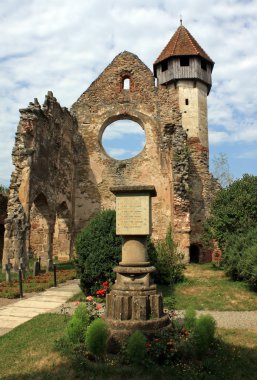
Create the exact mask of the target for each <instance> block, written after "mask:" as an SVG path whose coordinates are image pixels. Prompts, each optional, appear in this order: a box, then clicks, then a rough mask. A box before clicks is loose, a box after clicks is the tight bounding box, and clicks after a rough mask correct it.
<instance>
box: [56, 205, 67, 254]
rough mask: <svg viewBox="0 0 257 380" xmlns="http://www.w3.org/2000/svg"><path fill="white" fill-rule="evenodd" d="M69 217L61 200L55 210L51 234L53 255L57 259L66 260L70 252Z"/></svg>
mask: <svg viewBox="0 0 257 380" xmlns="http://www.w3.org/2000/svg"><path fill="white" fill-rule="evenodd" d="M70 219H71V217H70V212H69V210H68V207H67V205H66V203H65V202H63V203H62V204H61V205H60V206H59V207H58V208H57V212H56V220H55V226H54V236H53V256H54V257H58V260H59V261H67V260H69V259H70V254H71V252H70V251H71V234H70V224H71V220H70Z"/></svg>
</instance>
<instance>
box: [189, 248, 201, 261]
mask: <svg viewBox="0 0 257 380" xmlns="http://www.w3.org/2000/svg"><path fill="white" fill-rule="evenodd" d="M189 257H190V263H199V259H200V248H199V246H198V245H196V244H191V245H190V248H189Z"/></svg>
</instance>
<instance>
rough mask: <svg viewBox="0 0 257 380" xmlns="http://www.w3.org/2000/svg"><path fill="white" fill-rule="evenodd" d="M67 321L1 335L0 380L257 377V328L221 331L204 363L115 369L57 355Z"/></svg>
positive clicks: (42, 319) (38, 322) (49, 318)
mask: <svg viewBox="0 0 257 380" xmlns="http://www.w3.org/2000/svg"><path fill="white" fill-rule="evenodd" d="M66 323H67V319H65V317H64V316H63V315H57V314H44V315H40V316H38V317H36V318H34V319H32V320H31V321H29V322H26V323H25V324H23V325H21V326H19V327H17V328H16V329H14V330H13V331H11V332H10V333H8V334H6V335H5V336H2V337H0V378H1V380H25V379H26V380H27V379H28V380H29V379H30V380H43V379H51V380H57V379H60V380H61V379H65V380H76V379H78V380H80V379H92V380H93V379H94V380H98V379H99V380H100V379H105V380H126V379H132V380H137V379H141V380H146V379H149V380H155V379H157V378H158V379H159V380H162V379H163V380H164V379H165V380H166V379H171V378H172V379H174V380H182V379H183V380H196V379H197V380H199V379H200V380H204V379H206V380H207V379H208V380H222V379H229V378H231V379H233V380H248V379H249V380H253V379H256V377H257V376H256V374H257V360H256V358H257V330H256V331H248V330H221V329H220V330H218V335H219V337H221V338H222V341H221V340H218V341H217V343H216V345H215V347H214V348H213V350H212V352H211V353H209V354H208V355H206V357H205V358H204V359H203V360H202V361H199V360H197V361H185V362H180V363H174V365H173V366H171V367H168V368H167V367H162V368H160V367H157V366H155V367H154V368H150V369H147V368H144V367H141V368H134V367H131V366H126V367H125V366H123V367H122V366H118V367H113V366H111V365H110V364H109V365H106V364H104V363H102V364H101V363H100V364H98V363H93V362H86V361H85V360H80V358H79V357H77V360H76V359H74V361H72V360H71V359H69V358H65V357H61V356H60V355H59V354H58V353H57V352H55V351H54V340H55V339H57V338H59V337H61V335H62V333H63V330H64V328H65V325H66Z"/></svg>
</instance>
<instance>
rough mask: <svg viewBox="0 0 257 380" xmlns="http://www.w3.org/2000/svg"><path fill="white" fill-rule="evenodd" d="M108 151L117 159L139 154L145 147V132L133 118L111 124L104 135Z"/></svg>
mask: <svg viewBox="0 0 257 380" xmlns="http://www.w3.org/2000/svg"><path fill="white" fill-rule="evenodd" d="M102 145H103V147H104V150H105V151H106V153H107V154H108V155H109V156H110V157H112V158H114V159H115V160H127V159H129V158H132V157H135V156H137V155H138V154H139V153H140V152H141V151H142V150H143V149H144V147H145V132H144V130H143V128H142V127H141V126H140V125H139V124H138V123H136V122H135V121H132V120H128V119H126V120H123V119H122V120H117V121H114V122H113V123H111V124H109V125H108V126H107V127H106V128H105V130H104V133H103V136H102Z"/></svg>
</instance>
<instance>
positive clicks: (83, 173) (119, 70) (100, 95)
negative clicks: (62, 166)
mask: <svg viewBox="0 0 257 380" xmlns="http://www.w3.org/2000/svg"><path fill="white" fill-rule="evenodd" d="M124 78H129V79H130V89H129V90H125V89H124V88H123V81H124ZM72 112H73V114H74V115H75V116H76V118H77V120H78V125H79V134H80V137H79V138H78V140H77V151H78V162H77V165H76V185H75V188H76V200H75V220H74V222H75V228H76V231H79V230H80V229H81V228H83V227H84V226H85V225H86V224H87V223H88V221H89V220H90V218H91V217H92V216H93V215H94V214H95V213H96V212H97V211H98V210H100V209H106V208H114V207H115V205H114V196H113V194H112V193H111V192H110V190H109V189H110V187H112V186H118V185H154V186H155V187H156V190H157V197H156V198H154V199H153V205H152V213H153V237H154V238H155V239H157V238H163V237H164V236H165V234H166V231H167V228H168V225H169V223H171V224H172V226H174V225H175V228H176V232H177V233H180V232H181V229H184V226H185V224H187V227H186V229H187V228H188V223H189V209H188V201H187V200H184V198H183V196H181V194H180V193H179V191H176V190H177V188H179V186H180V185H179V183H180V174H181V173H180V169H179V168H178V167H177V171H176V170H175V171H174V170H173V154H174V152H175V150H174V147H176V146H177V143H176V142H177V141H179V139H182V145H184V143H185V142H186V135H185V133H184V132H183V130H182V127H181V115H180V112H179V108H178V97H177V93H176V91H175V90H167V89H166V88H165V87H162V86H159V87H158V88H156V87H155V85H154V77H153V74H152V72H151V71H150V70H149V69H148V68H147V67H146V66H145V65H144V64H143V63H142V62H141V61H140V60H139V59H138V57H137V56H135V55H133V54H131V53H128V52H124V53H121V54H120V55H118V56H117V57H116V58H115V59H114V60H113V62H112V63H111V64H110V65H109V66H108V67H107V68H106V69H105V71H104V72H103V73H102V74H101V75H100V76H99V78H98V79H97V80H96V81H95V82H93V83H92V85H91V86H90V87H89V89H88V90H87V91H85V92H84V93H83V94H82V96H81V97H80V98H79V99H78V101H77V102H76V103H75V104H74V105H73V106H72ZM118 119H131V120H134V121H136V122H138V123H139V124H140V125H141V126H142V128H143V129H144V131H145V134H146V145H145V148H144V150H143V151H142V152H141V153H140V154H139V155H138V156H136V157H134V158H132V159H129V160H122V161H118V160H114V159H112V158H110V157H109V156H108V155H107V154H106V152H105V151H104V149H103V147H102V145H101V137H102V133H103V131H104V129H105V128H106V127H107V126H108V125H109V124H110V123H111V122H113V121H115V120H118ZM169 125H171V128H169ZM173 142H174V144H173ZM174 173H175V174H176V177H175V178H174ZM181 175H182V174H181ZM174 182H175V183H176V184H177V185H176V186H177V188H176V186H175V191H174V186H173V183H174ZM186 234H187V239H186V240H187V241H186V242H184V243H183V245H184V247H185V246H187V247H188V244H189V241H188V231H187V233H186Z"/></svg>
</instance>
